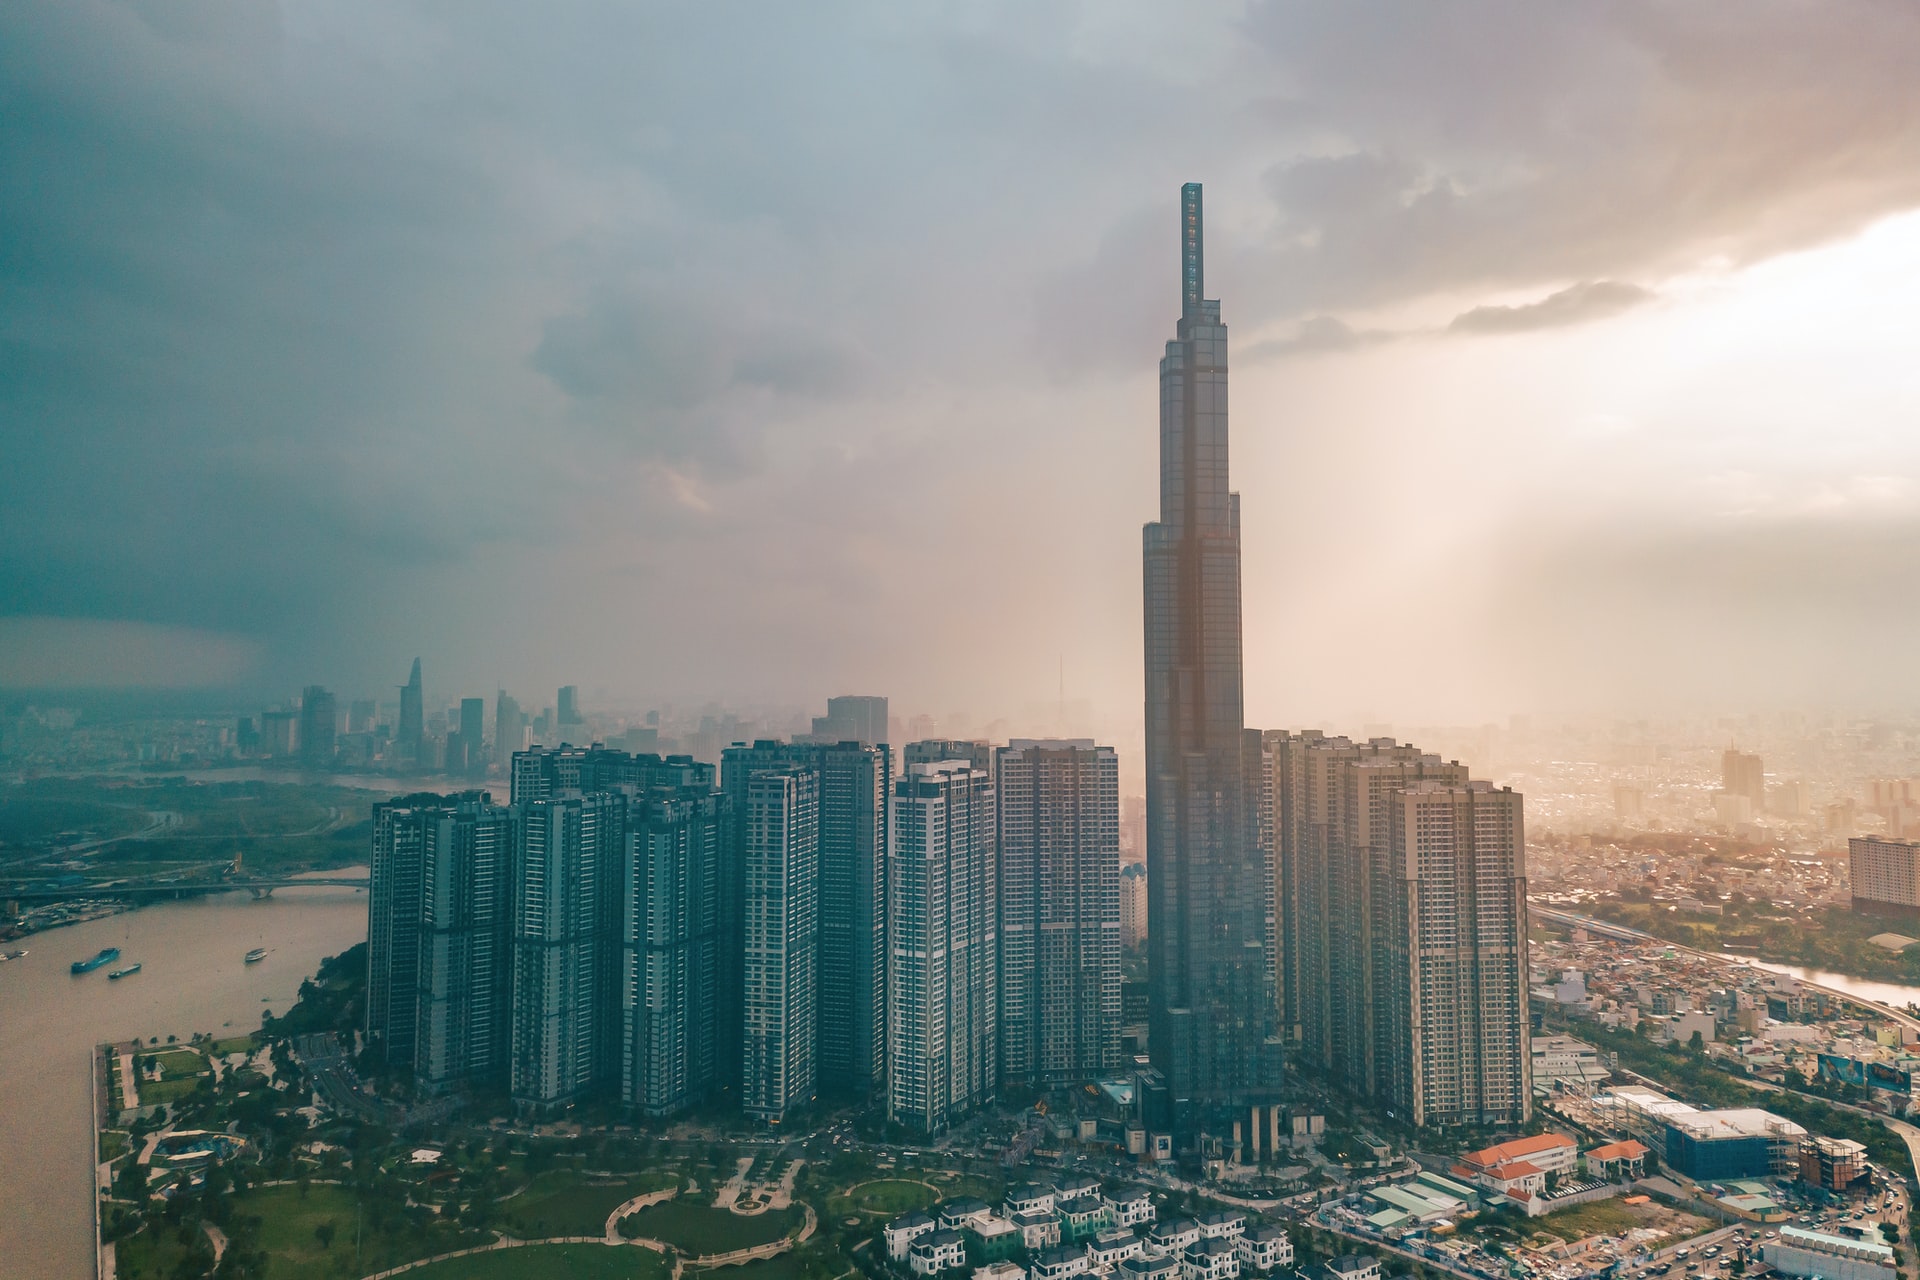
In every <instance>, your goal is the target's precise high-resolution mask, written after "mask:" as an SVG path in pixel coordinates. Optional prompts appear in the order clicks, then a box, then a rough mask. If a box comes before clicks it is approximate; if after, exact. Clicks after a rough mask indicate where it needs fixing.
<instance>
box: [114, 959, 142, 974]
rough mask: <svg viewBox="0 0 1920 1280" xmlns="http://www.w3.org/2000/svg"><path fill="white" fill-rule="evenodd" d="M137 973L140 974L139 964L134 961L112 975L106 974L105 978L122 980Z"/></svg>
mask: <svg viewBox="0 0 1920 1280" xmlns="http://www.w3.org/2000/svg"><path fill="white" fill-rule="evenodd" d="M138 972H140V962H139V961H138V960H135V961H134V962H133V963H132V964H130V965H128V966H127V967H126V968H124V969H115V970H114V971H113V972H112V973H110V974H108V975H107V976H108V977H109V978H124V977H126V976H128V975H129V974H135V973H138Z"/></svg>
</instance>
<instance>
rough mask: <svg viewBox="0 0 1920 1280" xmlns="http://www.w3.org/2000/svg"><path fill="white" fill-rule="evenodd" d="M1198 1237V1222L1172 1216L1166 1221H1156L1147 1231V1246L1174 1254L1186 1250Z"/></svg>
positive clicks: (1176, 1254) (1177, 1254)
mask: <svg viewBox="0 0 1920 1280" xmlns="http://www.w3.org/2000/svg"><path fill="white" fill-rule="evenodd" d="M1199 1239H1200V1224H1199V1223H1197V1222H1195V1221H1194V1220H1193V1219H1192V1218H1174V1219H1171V1220H1170V1221H1167V1222H1156V1223H1154V1225H1153V1229H1152V1230H1151V1231H1149V1232H1147V1247H1148V1248H1149V1249H1154V1250H1158V1251H1159V1252H1161V1253H1170V1254H1173V1255H1174V1256H1176V1257H1177V1256H1179V1255H1180V1254H1182V1253H1184V1252H1186V1248H1187V1246H1188V1245H1190V1244H1195V1243H1197V1242H1198V1241H1199Z"/></svg>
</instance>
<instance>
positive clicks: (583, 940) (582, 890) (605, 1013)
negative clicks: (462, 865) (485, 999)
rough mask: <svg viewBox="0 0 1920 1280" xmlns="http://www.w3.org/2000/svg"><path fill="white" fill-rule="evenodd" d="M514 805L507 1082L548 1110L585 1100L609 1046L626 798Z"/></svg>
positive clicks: (518, 1095) (519, 1097)
mask: <svg viewBox="0 0 1920 1280" xmlns="http://www.w3.org/2000/svg"><path fill="white" fill-rule="evenodd" d="M516 807H517V808H518V809H519V811H520V824H519V835H520V840H519V857H518V865H517V868H516V874H515V877H514V886H513V887H514V896H513V997H512V999H513V1048H512V1072H511V1079H512V1087H513V1096H514V1099H515V1101H518V1102H521V1103H525V1104H529V1105H532V1106H535V1107H546V1106H552V1105H555V1104H559V1103H566V1102H571V1101H574V1100H576V1099H578V1098H580V1097H582V1096H584V1095H585V1094H586V1093H587V1092H588V1091H589V1090H590V1089H591V1088H592V1087H593V1086H594V1084H595V1083H596V1082H597V1081H598V1080H599V1079H601V1078H603V1071H604V1068H605V1058H606V1056H609V1051H610V1050H611V1048H612V1045H613V1039H612V1036H613V1032H614V1028H613V1027H612V1026H611V1025H606V1023H607V1021H608V1018H609V1015H610V1013H611V1011H612V1007H613V1004H614V1002H613V1000H612V999H611V998H610V995H611V993H610V992H609V991H608V990H607V989H606V984H607V983H608V982H609V981H610V980H611V971H612V965H611V964H609V963H608V962H607V961H608V951H607V950H606V948H607V945H608V944H609V942H610V941H611V939H610V938H609V937H608V933H609V925H610V924H611V921H610V919H609V917H610V915H611V914H612V913H611V912H610V910H609V907H610V906H611V905H612V904H611V902H610V900H609V899H610V898H611V895H612V892H613V885H612V884H610V883H609V879H610V877H609V872H610V871H612V870H614V869H615V865H616V862H617V858H616V851H617V850H618V849H620V848H622V847H623V846H624V844H625V841H624V839H623V833H622V830H621V828H622V825H623V823H624V820H625V816H626V814H625V798H624V797H622V796H619V795H616V794H612V793H609V792H604V791H596V792H591V793H588V794H585V795H571V794H569V795H564V796H558V797H555V798H553V799H543V800H533V801H530V802H528V803H526V804H525V805H520V806H516Z"/></svg>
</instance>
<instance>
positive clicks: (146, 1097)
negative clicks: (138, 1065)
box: [140, 1076, 200, 1107]
mask: <svg viewBox="0 0 1920 1280" xmlns="http://www.w3.org/2000/svg"><path fill="white" fill-rule="evenodd" d="M199 1087H200V1077H198V1076H187V1077H184V1078H182V1079H178V1080H145V1081H142V1082H141V1084H140V1105H141V1106H143V1107H151V1106H153V1105H155V1104H156V1103H161V1102H178V1101H179V1100H180V1099H182V1098H185V1097H187V1096H189V1095H190V1094H192V1093H193V1091H194V1090H195V1089H197V1088H199Z"/></svg>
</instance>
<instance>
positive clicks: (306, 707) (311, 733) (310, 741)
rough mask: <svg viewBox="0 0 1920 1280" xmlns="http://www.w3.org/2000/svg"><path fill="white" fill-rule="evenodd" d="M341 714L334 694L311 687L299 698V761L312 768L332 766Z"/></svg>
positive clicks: (316, 686) (314, 685)
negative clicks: (335, 735) (339, 715)
mask: <svg viewBox="0 0 1920 1280" xmlns="http://www.w3.org/2000/svg"><path fill="white" fill-rule="evenodd" d="M338 714H339V710H338V708H337V707H336V706H335V704H334V700H333V695H332V694H331V693H328V692H327V691H326V690H325V689H322V688H321V687H320V686H319V685H317V684H310V685H308V686H307V688H306V692H304V693H302V694H301V695H300V759H301V761H302V762H304V763H305V764H306V766H307V767H308V768H310V769H324V768H326V767H327V766H328V765H331V764H332V763H333V747H334V741H333V740H334V732H335V730H336V728H337V727H338V725H337V722H336V717H337V716H338Z"/></svg>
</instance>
